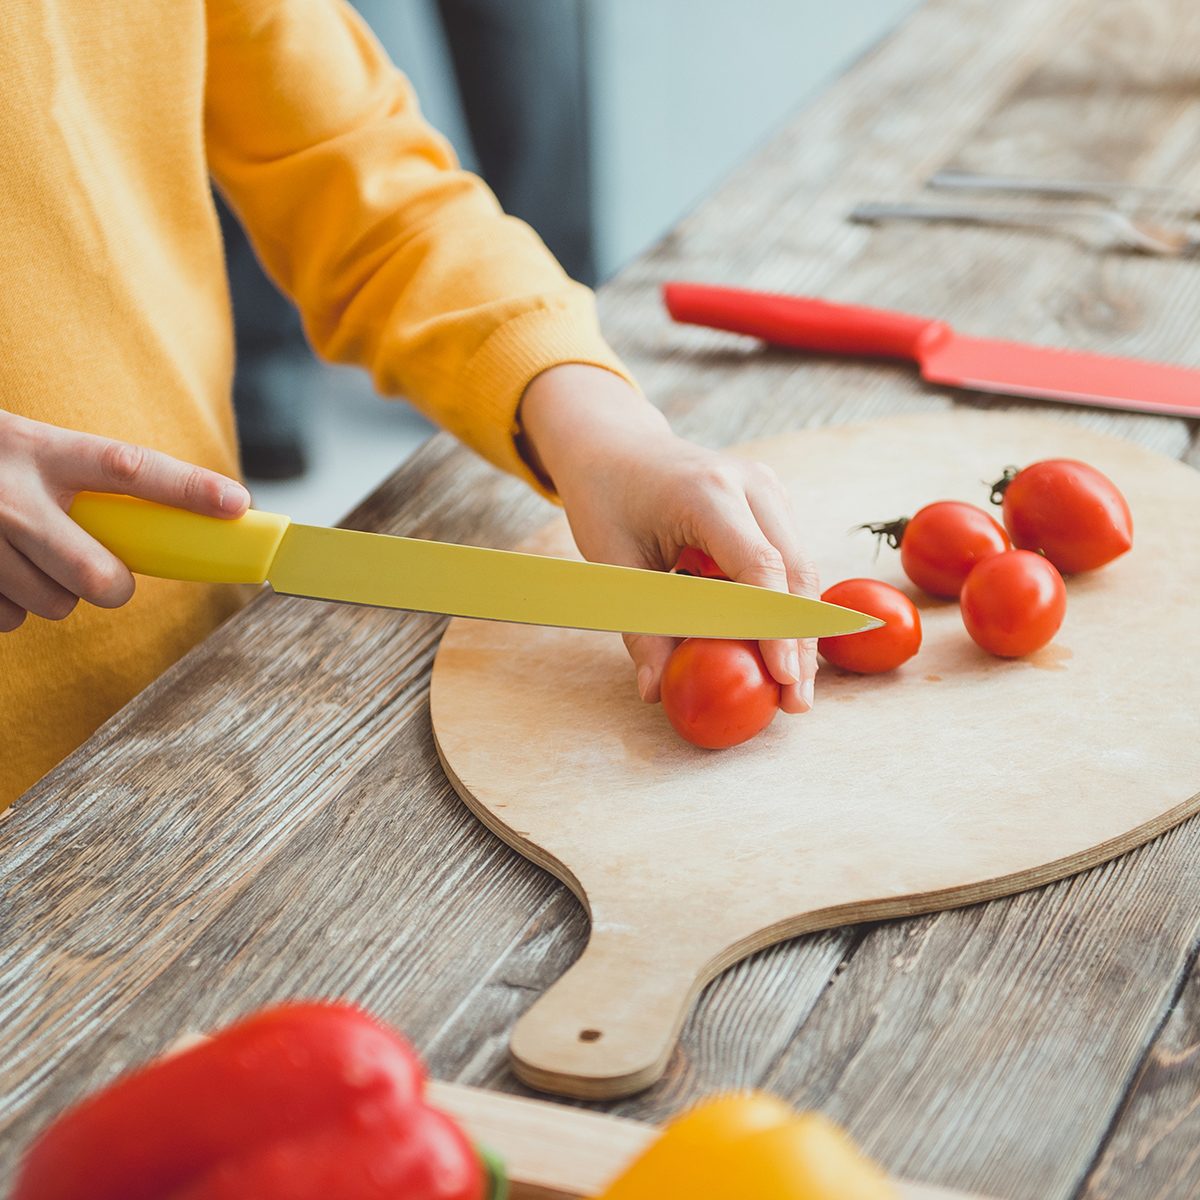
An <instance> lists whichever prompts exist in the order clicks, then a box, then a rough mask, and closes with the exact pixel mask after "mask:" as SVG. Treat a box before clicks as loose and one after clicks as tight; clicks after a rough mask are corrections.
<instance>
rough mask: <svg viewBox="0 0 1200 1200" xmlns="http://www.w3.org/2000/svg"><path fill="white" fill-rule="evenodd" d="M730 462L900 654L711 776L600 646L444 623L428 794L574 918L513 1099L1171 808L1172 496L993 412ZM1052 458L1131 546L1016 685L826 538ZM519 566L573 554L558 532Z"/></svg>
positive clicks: (1181, 668) (1130, 466)
mask: <svg viewBox="0 0 1200 1200" xmlns="http://www.w3.org/2000/svg"><path fill="white" fill-rule="evenodd" d="M738 452H739V454H745V455H747V456H750V457H753V458H755V459H757V460H758V461H761V462H764V463H767V464H768V465H769V466H771V467H772V468H773V469H774V471H775V472H776V474H777V476H778V477H779V478H780V479H781V481H782V482H783V485H784V487H785V488H786V489H787V491H788V493H789V496H790V500H791V503H792V507H793V508H794V509H795V510H796V511H798V512H808V513H811V514H813V517H812V519H811V520H810V523H809V550H810V553H811V554H812V556H813V561H814V562H815V563H816V565H817V567H818V569H819V570H820V571H821V573H822V575H823V576H824V577H825V578H826V579H829V580H835V579H845V578H852V577H855V576H861V575H867V574H873V575H875V576H877V577H879V578H882V579H884V580H886V581H887V582H889V583H892V584H894V585H896V586H898V587H901V588H903V589H904V590H906V591H907V592H908V593H909V594H910V595H912V596H913V598H914V600H915V601H916V602H917V603H918V604H919V605H920V607H921V610H922V622H923V626H924V641H923V644H922V647H921V652H920V654H919V655H918V656H917V657H916V658H915V659H913V660H912V662H910V663H908V664H906V665H905V666H904V667H903V668H901V670H899V671H898V672H896V673H895V674H893V675H889V676H887V677H886V678H871V677H863V676H856V675H853V674H850V673H848V672H840V671H837V670H835V669H832V668H831V669H829V670H827V671H826V672H825V673H824V674H823V676H822V678H821V680H820V684H821V687H820V701H821V703H820V705H819V707H818V708H817V709H816V710H814V712H813V714H812V715H811V716H809V717H808V718H806V719H805V720H803V721H787V720H778V721H777V722H776V723H775V724H773V725H772V726H771V728H770V729H768V730H767V731H766V732H764V733H763V734H761V735H760V736H759V737H758V738H757V739H755V740H754V741H753V742H752V743H750V744H748V745H746V746H743V747H739V748H737V749H735V750H731V751H726V752H724V753H721V754H713V753H710V752H706V751H703V750H697V749H696V748H694V747H692V746H688V745H686V744H685V743H683V742H682V741H681V740H680V739H678V738H677V737H676V736H675V735H674V734H673V733H672V731H671V730H670V728H669V726H668V725H667V722H666V718H665V716H664V715H663V713H662V711H661V709H658V710H648V709H647V708H646V707H645V705H643V704H641V703H640V702H639V701H638V699H637V697H636V696H634V695H631V694H629V688H628V679H627V675H628V668H627V663H626V660H625V657H624V654H623V652H622V647H621V646H620V644H619V643H617V642H616V641H615V639H613V638H610V637H607V636H605V635H598V634H594V633H588V632H586V631H582V630H566V629H553V630H549V629H541V628H537V627H531V626H514V625H504V624H499V623H496V622H489V621H468V620H456V621H453V622H451V624H450V627H449V629H448V630H447V631H446V633H445V634H444V636H443V638H442V641H441V645H440V647H439V650H438V654H437V658H436V661H435V663H434V670H433V680H432V686H431V707H432V718H433V728H434V737H435V739H436V741H437V745H438V750H439V753H440V755H441V757H442V762H443V765H444V766H445V768H446V773H447V775H448V776H449V778H450V779H451V781H452V782H453V783H454V785H455V787H456V788H457V790H458V791H459V793H460V794H461V795H462V797H463V799H464V801H465V802H466V804H467V805H468V807H469V808H471V810H472V811H473V812H475V813H476V814H477V815H478V816H479V817H480V819H481V820H483V821H484V822H485V824H487V825H488V826H489V827H490V828H492V829H493V830H494V831H495V832H497V833H498V834H499V835H500V836H501V837H503V838H504V839H505V840H506V841H507V842H508V843H509V844H510V845H512V846H514V847H516V848H517V849H519V850H521V852H522V853H524V854H526V855H528V856H529V857H530V858H532V859H533V861H534V862H537V863H538V864H539V865H542V866H544V867H546V868H547V869H548V870H550V871H552V872H553V873H554V874H555V875H557V876H558V877H559V878H560V879H562V880H563V881H564V882H565V883H567V885H568V886H569V887H571V889H572V890H573V891H574V892H575V893H576V894H577V895H578V896H579V897H580V899H581V900H582V901H583V902H584V904H585V905H586V906H587V908H588V912H589V914H590V917H591V933H590V936H589V941H588V945H587V949H586V950H585V952H584V954H583V956H582V957H581V958H580V959H579V961H578V962H577V963H575V964H574V965H573V966H572V968H571V969H570V971H569V972H568V973H567V974H566V975H565V976H564V977H563V978H562V979H561V980H559V981H557V982H556V983H555V984H554V985H553V986H552V987H551V988H550V989H549V991H548V992H547V993H546V995H545V996H544V997H542V998H540V999H539V1000H538V1001H537V1002H536V1003H535V1004H534V1006H533V1007H532V1008H531V1009H530V1010H529V1011H528V1012H527V1013H526V1014H524V1015H523V1016H522V1018H521V1020H520V1021H519V1023H518V1024H517V1026H516V1028H515V1030H514V1032H513V1036H512V1052H513V1057H514V1063H515V1066H516V1070H517V1074H518V1075H519V1076H520V1078H521V1079H523V1080H524V1081H525V1082H527V1083H529V1084H531V1085H532V1086H535V1087H538V1088H541V1089H543V1090H546V1091H550V1092H556V1093H560V1094H563V1095H567V1096H576V1097H582V1098H597V1099H598V1098H612V1097H614V1096H621V1095H627V1094H630V1093H632V1092H636V1091H640V1090H642V1089H643V1088H645V1087H647V1086H649V1085H650V1084H651V1083H653V1081H654V1080H655V1079H657V1078H658V1077H659V1076H660V1075H661V1074H662V1072H663V1070H664V1068H665V1066H666V1063H667V1061H668V1059H669V1057H670V1054H671V1052H672V1050H673V1047H674V1043H675V1038H676V1035H677V1033H678V1030H679V1028H680V1027H681V1025H682V1023H683V1020H684V1018H685V1016H686V1013H687V1010H688V1008H689V1007H690V1004H691V1001H692V999H693V998H694V997H695V995H696V993H697V992H698V991H699V989H700V988H701V987H702V986H703V985H704V984H705V983H706V982H708V980H709V979H710V978H712V977H713V976H714V975H715V974H717V973H718V972H719V971H720V970H722V969H723V968H724V967H726V966H728V965H729V964H730V963H731V962H733V961H736V959H738V958H740V957H742V956H744V955H746V954H750V953H753V952H754V951H755V950H760V949H762V948H763V947H764V946H767V945H770V944H771V943H772V942H775V941H778V940H781V939H783V938H786V937H791V936H795V935H797V934H800V933H807V932H811V931H813V930H815V929H821V928H825V927H828V926H831V925H842V924H846V923H850V922H859V921H867V920H879V919H882V918H886V917H895V916H900V915H911V914H912V913H916V912H922V911H928V910H931V909H938V908H948V907H952V906H954V905H957V904H970V903H976V902H978V901H980V900H982V899H987V898H993V897H996V896H999V895H1005V894H1009V893H1012V892H1016V891H1021V890H1023V889H1025V888H1028V887H1034V886H1037V885H1040V884H1043V883H1046V882H1048V881H1050V880H1053V879H1056V878H1059V877H1061V876H1063V875H1066V874H1069V873H1071V872H1072V871H1075V870H1081V869H1085V868H1087V867H1090V866H1095V865H1096V864H1097V863H1099V862H1103V861H1105V860H1106V859H1108V858H1111V857H1112V856H1114V855H1115V854H1118V853H1122V852H1124V851H1126V850H1128V849H1130V848H1132V847H1134V846H1137V845H1139V844H1141V843H1142V842H1143V841H1145V840H1147V839H1148V838H1150V837H1154V836H1156V835H1157V834H1159V833H1161V832H1162V831H1163V830H1164V829H1165V828H1168V827H1169V826H1170V825H1172V824H1175V823H1177V822H1178V821H1180V820H1183V819H1184V818H1185V817H1187V816H1189V815H1190V814H1191V813H1193V812H1194V811H1196V809H1197V808H1198V807H1200V743H1198V742H1196V741H1195V740H1194V739H1192V738H1191V734H1192V733H1193V732H1194V724H1193V722H1194V713H1195V711H1197V710H1200V627H1196V626H1195V624H1194V622H1192V621H1191V619H1190V616H1189V613H1190V607H1191V597H1193V596H1194V595H1197V594H1200V555H1197V554H1194V553H1192V552H1191V541H1192V536H1191V533H1190V532H1189V531H1188V529H1187V528H1186V527H1185V526H1183V525H1181V523H1180V521H1179V520H1178V514H1179V513H1180V512H1186V511H1192V510H1197V511H1200V475H1197V473H1196V472H1194V471H1192V470H1190V469H1189V468H1187V467H1184V466H1182V465H1180V464H1179V463H1177V462H1174V461H1172V460H1170V459H1168V458H1164V457H1163V456H1160V455H1156V454H1150V453H1147V452H1145V451H1144V450H1141V449H1139V448H1137V447H1135V446H1133V445H1131V444H1130V443H1128V442H1127V441H1125V440H1122V439H1115V438H1106V437H1100V436H1098V435H1096V434H1095V433H1092V432H1090V431H1086V430H1081V429H1078V428H1074V429H1068V428H1066V427H1065V426H1063V425H1062V424H1060V423H1055V422H1048V421H1044V420H1041V421H1039V420H1034V419H1032V418H1029V417H1016V416H1011V415H1001V414H995V413H935V414H927V415H923V416H915V417H905V418H899V419H894V420H890V421H876V422H871V423H869V424H865V425H853V426H838V427H836V428H832V429H822V430H813V431H808V432H806V433H800V434H790V435H783V436H780V437H776V438H773V439H769V440H766V441H760V442H756V443H753V444H751V445H750V446H747V447H741V448H739V451H738ZM1053 457H1069V458H1080V459H1083V460H1085V461H1087V462H1090V463H1092V464H1094V465H1096V466H1097V467H1098V468H1099V469H1100V470H1102V471H1104V472H1105V474H1107V475H1108V476H1109V477H1110V478H1112V479H1114V480H1116V481H1117V482H1118V485H1119V486H1120V487H1121V489H1122V491H1123V492H1124V494H1125V496H1126V497H1127V499H1128V500H1129V503H1130V506H1131V508H1132V509H1133V511H1134V513H1136V514H1137V515H1136V527H1137V536H1136V543H1135V546H1134V549H1133V550H1132V551H1131V552H1130V553H1129V554H1128V555H1127V556H1126V557H1125V558H1123V559H1122V560H1121V561H1120V562H1119V563H1118V564H1114V565H1113V566H1111V567H1109V568H1108V569H1107V570H1105V571H1103V572H1096V573H1093V574H1090V575H1086V576H1082V577H1080V578H1078V579H1074V580H1072V581H1071V584H1070V587H1069V604H1068V618H1067V621H1066V622H1065V624H1064V627H1063V629H1062V631H1061V632H1060V634H1059V636H1058V637H1057V638H1056V639H1055V641H1054V642H1053V643H1052V644H1051V645H1050V646H1048V647H1046V648H1045V649H1044V650H1043V651H1041V652H1039V654H1037V655H1033V656H1031V657H1030V658H1028V659H1025V660H1017V661H1008V662H1004V661H1001V660H997V659H995V658H992V657H991V656H989V655H987V654H985V653H983V652H981V651H980V650H979V649H978V648H977V647H976V646H975V645H974V643H973V642H972V641H971V640H970V639H969V638H968V637H967V636H966V634H965V632H964V630H963V628H962V623H961V618H960V616H959V612H958V607H957V605H955V604H947V603H941V602H931V601H929V600H928V598H926V597H924V596H922V595H921V594H920V593H919V592H917V591H916V590H915V589H914V588H913V587H912V585H911V584H909V583H908V581H907V579H906V578H905V577H904V574H903V572H902V571H901V569H900V566H899V562H898V559H897V557H896V556H895V555H894V554H892V555H887V556H885V557H883V558H882V559H880V558H879V557H878V552H877V550H876V548H875V546H874V543H873V540H872V539H871V538H870V537H869V536H864V535H863V534H861V533H859V534H858V535H857V536H856V535H854V534H853V533H848V532H847V531H848V530H853V529H854V527H855V526H856V525H857V524H861V523H862V521H863V520H864V519H870V518H871V516H872V515H873V514H874V515H882V516H884V517H892V516H895V515H896V514H898V513H911V512H914V511H915V510H916V509H917V508H918V507H920V505H921V504H922V503H923V502H925V501H926V500H927V499H928V498H929V497H930V496H939V497H958V498H963V499H966V498H970V497H972V496H974V495H976V493H981V492H982V491H983V490H984V489H983V487H982V485H981V484H980V482H979V481H980V480H982V479H987V478H989V477H992V476H996V475H997V474H998V473H999V471H1000V470H1001V464H1004V463H1010V462H1015V463H1028V462H1036V461H1038V460H1041V459H1045V458H1053ZM527 548H528V549H531V550H534V551H536V552H539V553H550V554H559V555H564V556H573V555H574V554H575V552H574V548H573V543H572V541H571V536H570V531H569V529H568V527H567V524H566V521H565V520H562V519H560V520H559V521H557V522H555V523H554V524H552V525H550V526H549V527H548V528H547V529H545V530H544V531H542V532H541V533H540V534H539V535H538V536H537V537H536V538H534V539H533V540H532V541H531V542H530V543H529V544H528V545H527ZM1147 595H1152V596H1154V597H1156V598H1157V599H1158V601H1159V604H1156V605H1149V606H1148V605H1146V604H1145V601H1144V598H1145V597H1146V596H1147ZM1114 612H1119V613H1121V614H1122V627H1123V633H1124V636H1123V637H1122V638H1121V639H1119V640H1117V641H1115V642H1114V638H1113V613H1114ZM1015 759H1016V760H1017V761H1016V762H1015V761H1014V760H1015Z"/></svg>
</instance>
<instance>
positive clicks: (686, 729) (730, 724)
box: [662, 638, 779, 750]
mask: <svg viewBox="0 0 1200 1200" xmlns="http://www.w3.org/2000/svg"><path fill="white" fill-rule="evenodd" d="M662 702H663V708H664V709H665V710H666V713H667V718H668V720H670V722H671V724H672V725H674V726H675V731H676V732H677V733H678V734H679V736H680V737H682V738H683V739H684V740H685V741H689V742H691V743H692V745H693V746H703V747H704V748H705V749H707V750H724V749H726V748H727V747H729V746H736V745H738V743H740V742H746V741H749V740H750V739H751V738H752V737H754V735H755V734H756V733H760V732H761V731H762V730H764V729H766V727H767V726H768V725H770V723H771V722H772V721H773V720H774V719H775V714H776V713H777V712H778V711H779V684H778V683H776V682H775V680H774V679H772V678H771V675H770V673H769V672H768V671H767V667H766V664H765V663H764V662H763V658H762V655H761V654H760V653H759V650H758V645H757V643H755V642H737V641H725V640H723V639H720V638H688V639H687V641H684V642H680V644H679V645H678V646H676V647H675V650H674V652H673V653H672V655H671V657H670V658H669V659H668V660H667V665H666V669H665V670H664V671H663V678H662Z"/></svg>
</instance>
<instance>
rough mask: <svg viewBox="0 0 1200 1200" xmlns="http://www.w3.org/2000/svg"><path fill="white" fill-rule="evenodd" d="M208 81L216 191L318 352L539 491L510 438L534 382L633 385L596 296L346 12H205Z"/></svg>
mask: <svg viewBox="0 0 1200 1200" xmlns="http://www.w3.org/2000/svg"><path fill="white" fill-rule="evenodd" d="M207 71H208V75H207V83H206V100H205V126H206V129H205V132H206V140H207V154H208V160H209V165H210V169H211V171H212V173H213V177H214V179H215V180H216V182H217V184H218V186H219V187H220V188H221V190H222V191H223V192H224V194H225V195H226V196H227V197H228V199H229V201H230V204H231V205H232V207H233V208H234V210H235V211H236V212H237V214H238V216H239V217H240V219H241V220H242V221H243V222H244V224H245V226H246V228H247V231H248V233H249V234H250V237H251V239H252V241H253V242H254V245H255V247H256V249H257V250H258V253H259V255H260V257H261V259H262V261H263V263H264V264H265V266H266V268H267V270H268V271H269V273H270V274H271V275H272V277H273V278H274V279H275V281H276V282H277V283H278V284H279V285H280V286H281V287H282V288H283V289H284V291H286V292H287V293H288V294H289V295H290V296H291V297H292V298H293V299H294V300H295V302H296V304H297V306H298V307H299V309H300V312H301V315H302V317H303V320H304V325H305V329H306V331H307V334H308V337H309V340H310V341H311V343H312V345H313V346H314V348H315V349H316V350H317V352H318V353H319V354H321V355H322V356H323V357H325V358H328V359H330V360H332V361H335V362H344V363H355V364H359V365H362V366H365V367H367V368H369V369H370V371H371V373H372V375H373V377H374V380H375V384H376V387H377V388H378V389H379V390H380V391H381V392H383V393H385V394H389V395H395V394H402V395H404V396H405V397H407V398H408V399H409V400H410V401H411V402H412V403H413V404H415V405H416V406H417V407H418V408H420V409H421V410H422V411H423V412H424V413H426V415H428V416H429V417H430V419H432V420H434V421H435V422H437V423H438V424H440V425H441V426H443V427H444V428H446V429H448V430H450V431H451V432H452V433H454V434H455V435H456V436H457V437H459V438H460V439H461V440H462V441H464V442H465V443H467V444H468V445H469V446H471V447H473V448H474V449H475V450H477V451H478V452H479V453H480V454H482V455H483V456H484V457H485V458H487V459H489V460H490V461H491V462H493V463H495V464H496V465H497V466H499V467H501V468H503V469H505V470H507V471H510V472H512V473H514V474H517V475H520V476H521V477H522V478H524V479H526V480H527V481H528V482H529V483H530V484H531V485H532V486H534V487H538V488H539V490H544V489H542V488H541V485H540V484H539V482H538V481H537V479H536V478H535V477H534V475H533V474H532V473H531V472H530V470H529V469H528V467H527V466H526V464H525V463H524V461H523V460H522V459H521V457H520V454H519V453H518V451H517V448H516V444H515V441H514V434H515V432H516V428H515V415H516V409H517V405H518V403H519V401H520V397H521V394H522V392H523V391H524V389H525V387H526V385H527V384H528V383H529V381H530V380H531V379H533V378H534V376H535V375H537V374H539V373H540V372H541V371H543V370H546V369H547V368H548V367H551V366H554V365H556V364H558V363H566V362H577V363H589V364H592V365H595V366H600V367H604V368H607V369H608V370H611V371H614V372H616V373H617V374H619V375H621V376H622V377H624V378H626V379H628V378H629V376H628V373H627V372H626V371H625V368H624V367H623V366H622V364H621V363H620V361H619V360H618V359H617V357H616V355H615V354H614V353H613V351H612V350H611V349H610V348H609V347H608V345H607V344H606V343H605V341H604V339H603V337H602V336H601V333H600V330H599V327H598V324H597V321H596V314H595V307H594V301H593V297H592V294H591V292H590V291H589V290H588V289H587V288H585V287H583V286H582V285H581V284H578V283H575V282H573V281H572V280H570V279H569V278H568V277H567V276H566V274H565V273H564V272H563V270H562V268H561V267H560V266H559V265H558V263H557V262H556V261H555V260H554V258H553V257H552V255H551V254H550V253H549V251H548V250H547V249H546V248H545V246H544V245H543V244H542V242H541V241H540V239H539V238H538V237H537V235H536V234H535V233H534V232H533V231H532V230H531V229H530V228H529V227H528V226H527V225H525V224H523V223H522V222H520V221H517V220H515V219H514V218H512V217H507V216H505V215H504V214H503V213H502V212H501V210H500V208H499V206H498V204H497V203H496V200H495V198H494V197H493V196H492V194H491V192H490V191H489V190H488V189H487V187H486V186H485V185H484V184H483V182H482V181H481V180H479V179H478V178H476V177H475V176H473V175H471V174H469V173H467V172H465V171H462V170H460V169H459V168H458V165H457V162H456V160H455V158H454V154H453V151H452V150H451V149H450V147H449V145H448V144H447V143H446V141H445V140H444V139H443V138H442V137H441V136H440V135H438V134H437V133H435V132H434V131H433V130H432V129H431V128H430V127H429V126H428V125H427V124H426V123H425V121H424V120H423V119H422V117H421V115H420V112H419V111H418V107H417V103H416V100H415V98H414V96H413V94H412V90H411V88H410V86H409V84H408V82H407V80H406V79H405V78H404V77H403V76H402V75H401V74H400V73H399V72H398V71H397V70H396V68H395V67H394V66H392V64H391V63H390V62H389V61H388V59H387V57H386V55H385V54H384V52H383V51H382V49H381V48H380V47H379V45H378V44H377V43H376V41H375V40H374V38H373V37H372V36H371V34H370V32H369V31H368V29H367V28H366V26H365V25H364V24H363V22H362V21H361V20H360V18H359V17H358V16H357V15H356V14H355V13H354V12H353V11H352V10H351V9H350V8H349V7H348V6H347V5H346V4H344V3H342V2H341V0H208V67H207ZM552 186H553V180H547V187H552Z"/></svg>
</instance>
